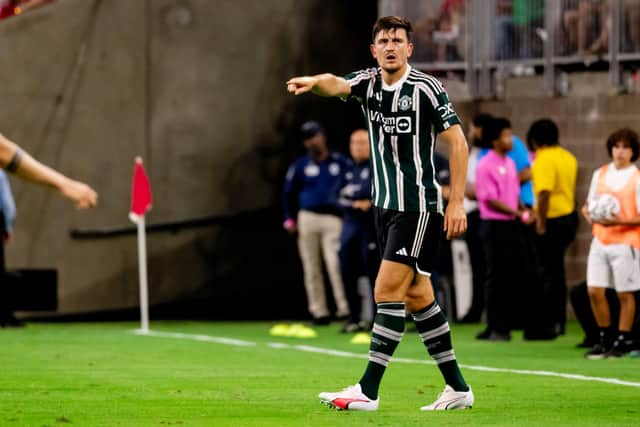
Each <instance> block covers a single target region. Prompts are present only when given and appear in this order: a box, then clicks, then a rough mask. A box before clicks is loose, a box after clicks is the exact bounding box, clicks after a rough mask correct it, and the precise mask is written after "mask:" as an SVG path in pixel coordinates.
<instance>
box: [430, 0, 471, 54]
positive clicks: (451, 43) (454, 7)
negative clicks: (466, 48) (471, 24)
mask: <svg viewBox="0 0 640 427" xmlns="http://www.w3.org/2000/svg"><path fill="white" fill-rule="evenodd" d="M464 3H465V1H464V0H444V1H443V2H442V6H441V7H440V14H439V17H438V19H437V20H436V30H435V31H434V32H433V41H434V43H435V44H436V61H439V62H442V61H459V60H461V59H462V56H461V55H460V50H459V49H458V43H459V41H460V36H461V34H460V33H461V30H460V27H461V26H462V24H463V21H464Z"/></svg>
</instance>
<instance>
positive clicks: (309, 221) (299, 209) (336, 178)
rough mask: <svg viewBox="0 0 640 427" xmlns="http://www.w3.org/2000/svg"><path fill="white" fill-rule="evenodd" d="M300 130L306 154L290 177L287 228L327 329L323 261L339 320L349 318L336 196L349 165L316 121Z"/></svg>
mask: <svg viewBox="0 0 640 427" xmlns="http://www.w3.org/2000/svg"><path fill="white" fill-rule="evenodd" d="M300 130H301V134H302V140H303V143H304V146H305V148H306V149H307V155H305V156H303V157H300V158H299V159H297V160H296V161H295V162H294V163H293V164H292V165H291V166H290V167H289V171H288V172H287V177H286V182H285V186H284V212H285V222H284V228H285V230H287V231H288V232H289V233H291V234H295V233H296V232H297V233H298V250H299V252H300V258H301V260H302V269H303V270H304V286H305V289H306V292H307V300H308V308H309V312H310V313H311V316H313V323H314V324H316V325H327V324H329V323H330V317H329V309H328V307H327V298H326V295H325V289H324V280H323V274H322V258H323V259H324V262H325V265H326V267H327V272H328V274H329V281H330V282H331V289H332V290H333V297H334V299H335V302H336V308H337V312H336V317H337V318H339V319H342V318H346V317H347V316H348V315H349V304H348V303H347V299H346V297H345V293H344V286H343V284H342V277H341V275H340V263H339V261H338V250H339V248H340V233H341V231H342V219H341V216H342V212H341V209H340V207H339V206H338V193H339V191H340V184H341V183H342V182H343V177H344V174H345V172H346V170H347V169H348V165H349V161H348V159H347V158H345V157H344V156H342V155H341V154H338V153H334V152H332V151H329V149H328V147H327V140H326V136H325V131H324V129H323V128H322V126H321V125H320V124H319V123H318V122H314V121H309V122H306V123H304V124H303V125H302V127H301V129H300ZM321 254H322V255H321Z"/></svg>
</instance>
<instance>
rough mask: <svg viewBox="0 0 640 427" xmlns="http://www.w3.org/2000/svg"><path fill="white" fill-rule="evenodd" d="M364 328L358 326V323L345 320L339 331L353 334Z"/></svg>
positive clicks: (362, 330)
mask: <svg viewBox="0 0 640 427" xmlns="http://www.w3.org/2000/svg"><path fill="white" fill-rule="evenodd" d="M364 331H365V330H364V329H363V328H362V327H361V326H360V324H359V323H353V322H347V323H345V324H344V326H342V329H340V332H342V333H343V334H353V333H355V332H364Z"/></svg>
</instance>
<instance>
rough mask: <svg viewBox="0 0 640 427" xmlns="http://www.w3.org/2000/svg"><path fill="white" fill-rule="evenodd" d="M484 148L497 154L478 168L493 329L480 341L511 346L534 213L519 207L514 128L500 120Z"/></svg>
mask: <svg viewBox="0 0 640 427" xmlns="http://www.w3.org/2000/svg"><path fill="white" fill-rule="evenodd" d="M482 134H483V144H484V145H488V144H489V143H491V145H492V147H493V148H492V150H490V151H489V153H487V155H486V156H484V157H483V158H482V159H481V160H480V161H479V162H478V166H477V168H476V197H477V200H478V205H479V208H480V217H481V218H482V220H483V222H482V241H483V243H484V249H485V257H486V265H487V280H486V295H487V298H486V301H487V328H486V329H485V330H484V331H482V332H480V333H479V334H478V335H477V336H476V338H478V339H488V340H492V341H509V340H511V323H510V319H509V311H510V306H511V304H513V301H512V299H511V298H510V296H511V295H512V294H513V287H514V286H516V285H517V284H518V283H519V282H520V281H521V279H522V270H523V269H522V259H521V258H522V257H521V252H522V251H521V248H520V244H521V241H520V228H519V224H518V221H520V220H522V221H523V222H529V221H530V219H529V218H530V214H529V211H528V210H526V209H524V208H523V207H522V206H521V205H520V203H519V195H520V185H519V184H520V183H519V179H518V173H517V171H516V165H515V162H514V161H513V160H512V159H511V158H510V157H509V156H507V153H508V152H509V151H511V149H512V148H513V138H512V132H511V124H510V123H509V121H508V120H507V119H504V118H494V119H491V120H490V121H489V122H488V123H486V124H485V125H484V127H483V130H482Z"/></svg>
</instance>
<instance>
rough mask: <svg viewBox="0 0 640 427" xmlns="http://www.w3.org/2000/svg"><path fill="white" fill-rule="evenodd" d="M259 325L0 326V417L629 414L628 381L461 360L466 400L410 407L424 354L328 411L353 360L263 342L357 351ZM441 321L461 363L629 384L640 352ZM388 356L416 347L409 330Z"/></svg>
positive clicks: (217, 422)
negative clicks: (588, 347) (274, 333)
mask: <svg viewBox="0 0 640 427" xmlns="http://www.w3.org/2000/svg"><path fill="white" fill-rule="evenodd" d="M269 326H270V324H268V323H209V322H153V323H152V329H154V330H160V331H174V332H183V333H189V334H206V335H212V336H218V337H229V338H237V339H243V340H248V341H252V342H256V343H257V345H256V346H254V347H234V346H230V345H223V344H216V343H208V342H196V341H189V340H177V339H169V338H158V337H142V336H136V335H134V334H132V333H131V332H130V331H131V330H132V329H133V328H135V327H136V325H135V324H134V323H101V324H29V325H28V327H27V328H25V329H22V330H0V426H61V425H77V426H167V425H180V426H229V425H230V426H305V427H307V426H358V425H363V426H418V425H420V426H423V425H429V426H434V425H456V426H457V425H463V424H464V425H541V426H544V425H581V426H584V425H598V426H604V425H638V424H639V423H640V405H639V402H640V388H635V387H625V386H620V385H611V384H603V383H598V382H586V381H577V380H571V379H563V378H548V377H540V376H526V375H516V374H507V373H491V372H479V371H472V370H463V371H464V373H465V376H466V377H467V380H468V381H469V383H470V384H471V385H472V387H473V389H474V392H475V395H476V404H475V407H474V408H473V409H472V410H468V411H452V412H439V413H424V412H420V411H418V408H419V407H420V406H421V405H424V404H427V403H430V402H431V401H432V400H433V399H434V398H435V397H436V396H437V394H438V393H439V392H440V391H441V389H442V387H443V385H442V380H441V378H440V376H439V372H438V370H437V368H436V367H435V366H429V365H420V364H401V363H395V364H394V363H393V362H392V364H391V367H390V368H389V369H388V371H387V375H386V376H385V378H384V381H383V384H382V388H381V407H380V410H379V411H378V412H376V413H351V412H336V411H333V410H330V409H328V408H326V407H324V406H322V405H320V404H319V403H318V400H317V399H316V396H317V393H318V392H319V391H332V390H336V389H339V388H342V387H344V386H346V385H350V384H352V383H354V382H355V381H357V380H358V378H359V375H360V374H361V372H362V370H363V368H364V364H365V363H366V362H365V361H364V360H359V359H351V358H342V357H336V356H330V355H323V354H313V353H306V352H301V351H297V350H293V349H275V348H271V347H269V346H268V345H267V343H268V342H280V343H287V344H306V345H312V346H316V347H322V348H327V349H338V350H343V351H349V352H356V353H362V354H365V353H366V351H367V346H362V345H353V344H349V342H348V337H347V336H345V335H341V334H339V333H338V332H337V328H338V326H337V325H336V326H332V327H325V328H317V329H316V330H317V331H318V333H319V336H318V338H315V339H309V340H300V339H294V338H273V337H270V336H269V335H268V333H267V332H268V329H269ZM478 329H479V326H458V325H454V327H453V330H454V341H455V347H456V353H457V354H458V359H459V360H460V362H461V363H464V364H467V365H484V366H492V367H502V368H513V369H535V370H546V371H555V372H565V373H573V374H583V375H589V376H597V377H610V378H619V379H624V380H627V381H634V382H640V359H630V358H627V359H621V360H602V361H589V360H585V359H584V358H583V357H582V350H579V349H575V348H574V345H575V344H576V342H578V341H579V339H580V338H581V337H580V335H579V333H578V330H577V325H575V324H571V325H569V330H568V333H567V335H566V336H564V337H562V338H560V339H558V340H556V341H553V342H524V341H522V339H521V336H520V335H519V334H515V335H514V340H513V341H512V342H510V343H485V342H478V341H476V340H474V339H473V335H474V333H475V332H477V330H478ZM396 355H397V356H398V357H403V358H411V359H426V357H425V351H424V349H423V346H422V344H421V343H420V342H419V339H418V338H417V335H415V334H407V335H406V336H405V340H404V341H403V343H402V344H401V345H400V347H399V349H398V351H397V353H396Z"/></svg>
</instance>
